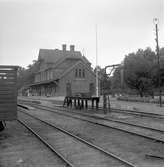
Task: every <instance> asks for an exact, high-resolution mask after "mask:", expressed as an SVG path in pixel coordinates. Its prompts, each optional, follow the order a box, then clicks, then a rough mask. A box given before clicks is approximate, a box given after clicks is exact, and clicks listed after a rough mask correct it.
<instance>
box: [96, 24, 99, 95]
mask: <svg viewBox="0 0 164 167" xmlns="http://www.w3.org/2000/svg"><path fill="white" fill-rule="evenodd" d="M97 67H98V51H97V25H96V97H99V79H98V68H97Z"/></svg>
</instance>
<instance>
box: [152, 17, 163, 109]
mask: <svg viewBox="0 0 164 167" xmlns="http://www.w3.org/2000/svg"><path fill="white" fill-rule="evenodd" d="M153 22H154V24H155V35H156V38H155V41H156V53H157V58H158V87H159V105H160V107H161V106H162V96H161V74H160V71H161V67H160V55H159V44H158V22H159V20H158V18H154V19H153Z"/></svg>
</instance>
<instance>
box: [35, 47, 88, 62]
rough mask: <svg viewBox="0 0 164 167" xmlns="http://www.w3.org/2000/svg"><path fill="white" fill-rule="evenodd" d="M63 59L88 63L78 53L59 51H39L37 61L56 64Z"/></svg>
mask: <svg viewBox="0 0 164 167" xmlns="http://www.w3.org/2000/svg"><path fill="white" fill-rule="evenodd" d="M65 58H80V59H81V58H82V59H83V60H84V61H85V63H90V62H89V61H88V60H87V58H86V57H84V56H82V55H81V52H79V51H67V50H66V51H63V50H59V49H40V50H39V56H38V60H44V62H45V63H57V62H58V61H59V60H61V59H65Z"/></svg>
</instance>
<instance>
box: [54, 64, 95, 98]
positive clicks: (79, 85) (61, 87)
mask: <svg viewBox="0 0 164 167" xmlns="http://www.w3.org/2000/svg"><path fill="white" fill-rule="evenodd" d="M76 69H85V77H76ZM67 83H70V84H71V90H72V95H74V94H77V93H89V92H90V84H91V83H92V84H93V85H94V89H95V83H96V79H95V76H94V75H93V74H92V73H91V72H90V71H88V70H87V69H86V67H85V66H84V65H82V64H80V65H78V66H77V67H75V68H74V69H73V70H72V71H71V72H69V73H68V74H66V75H65V76H64V77H63V78H61V79H60V81H59V84H58V87H57V91H56V95H59V96H66V86H67ZM94 94H95V90H94Z"/></svg>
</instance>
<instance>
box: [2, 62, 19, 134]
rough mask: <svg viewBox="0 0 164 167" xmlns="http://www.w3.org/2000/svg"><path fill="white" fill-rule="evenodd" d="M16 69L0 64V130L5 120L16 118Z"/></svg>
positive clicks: (16, 67)
mask: <svg viewBox="0 0 164 167" xmlns="http://www.w3.org/2000/svg"><path fill="white" fill-rule="evenodd" d="M17 69H18V66H2V65H0V131H2V130H3V129H4V122H5V121H12V120H15V119H17Z"/></svg>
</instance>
